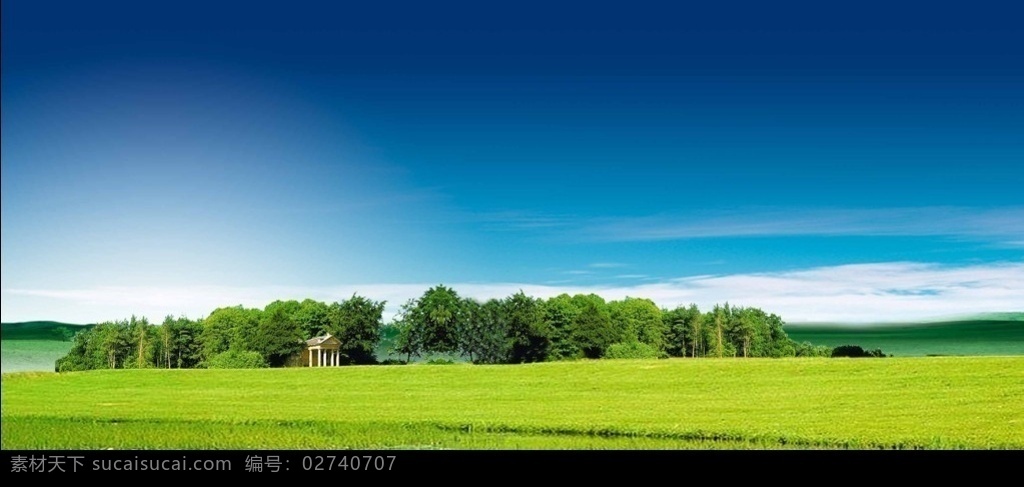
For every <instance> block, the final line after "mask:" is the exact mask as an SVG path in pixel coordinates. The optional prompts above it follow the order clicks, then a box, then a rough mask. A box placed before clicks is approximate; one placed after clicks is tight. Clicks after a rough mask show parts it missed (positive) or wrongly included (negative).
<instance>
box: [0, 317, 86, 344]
mask: <svg viewBox="0 0 1024 487" xmlns="http://www.w3.org/2000/svg"><path fill="white" fill-rule="evenodd" d="M92 326H93V325H74V324H71V323H59V322H56V321H26V322H23V323H2V324H0V340H61V341H70V339H71V337H74V336H75V333H78V332H79V331H81V330H84V329H86V328H91V327H92Z"/></svg>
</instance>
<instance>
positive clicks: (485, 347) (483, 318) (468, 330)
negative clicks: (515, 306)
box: [459, 299, 512, 364]
mask: <svg viewBox="0 0 1024 487" xmlns="http://www.w3.org/2000/svg"><path fill="white" fill-rule="evenodd" d="M505 311H506V310H505V308H504V306H503V305H502V303H501V301H498V300H496V299H491V300H488V301H487V302H485V303H483V304H480V303H478V302H477V301H475V300H473V299H464V300H463V318H462V320H461V321H460V322H461V325H462V328H461V329H460V331H459V338H460V343H461V348H460V352H461V353H462V354H463V355H465V356H466V357H468V358H469V360H470V361H471V362H473V363H477V364H498V363H505V362H508V361H509V357H510V354H511V349H512V343H511V340H510V339H509V337H508V334H509V333H508V323H507V321H508V320H507V319H506V318H505Z"/></svg>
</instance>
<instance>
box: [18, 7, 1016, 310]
mask: <svg viewBox="0 0 1024 487" xmlns="http://www.w3.org/2000/svg"><path fill="white" fill-rule="evenodd" d="M210 3H214V4H213V5H210ZM346 3H347V2H294V3H290V4H284V3H281V2H245V3H244V4H242V3H240V4H238V5H233V4H229V3H217V2H183V1H174V2H104V1H97V2H50V1H8V2H4V3H3V12H2V13H3V18H2V36H3V38H2V56H3V57H2V63H3V65H2V104H3V106H2V108H3V109H2V130H3V133H2V136H3V145H2V160H3V161H2V185H3V188H2V189H3V191H2V197H3V206H2V213H3V214H2V225H3V231H2V239H3V283H2V288H3V293H4V307H3V310H4V316H3V318H4V320H5V321H8V320H15V319H32V318H51V317H53V315H54V314H56V315H59V316H61V317H63V318H64V319H67V320H72V321H85V320H92V319H97V318H94V314H90V313H95V312H98V311H92V312H90V311H87V310H88V309H90V308H89V306H92V305H96V306H98V305H97V304H96V302H99V301H104V299H106V300H107V301H110V300H112V299H113V298H109V297H105V298H104V299H100V298H99V297H97V296H98V295H102V294H103V292H104V291H102V290H110V289H119V290H120V291H119V292H122V293H123V292H127V293H131V292H132V291H131V290H132V289H136V290H139V291H137V293H149V294H150V295H156V297H153V296H150V298H147V299H141V300H140V301H139V302H140V303H152V302H159V303H165V302H173V303H175V304H173V305H167V306H170V308H166V307H165V308H159V307H152V309H153V310H154V311H150V312H157V311H163V310H165V309H171V311H172V312H179V311H180V312H186V311H187V312H191V313H192V314H195V313H197V312H202V310H199V311H196V309H195V308H194V305H188V304H178V303H179V301H188V299H186V298H180V300H179V301H174V300H173V299H170V298H167V296H169V295H178V294H175V293H179V294H180V293H182V292H183V291H181V290H182V289H190V288H193V289H194V288H195V287H197V286H209V287H210V289H221V290H223V289H235V290H236V291H237V289H240V288H246V289H263V290H264V291H261V292H266V291H265V290H266V289H267V288H270V287H278V289H279V290H282V289H283V290H290V291H289V292H291V293H298V292H300V291H298V290H297V289H299V288H302V289H306V290H312V291H310V292H311V293H313V294H316V293H327V294H329V292H328V291H326V290H327V289H333V288H331V287H332V286H355V289H356V290H361V289H363V288H361V287H359V286H364V287H365V288H367V289H374V288H373V287H371V286H369V285H371V284H372V285H384V284H419V283H426V284H432V283H437V282H446V283H475V284H489V283H515V284H521V285H538V286H540V285H548V286H555V287H566V288H573V289H575V288H577V287H592V288H594V289H610V288H614V289H616V290H618V291H617V292H619V291H621V292H625V293H632V294H643V292H642V290H643V289H646V288H644V287H643V286H659V285H665V286H676V285H678V284H670V283H678V282H680V281H673V279H679V278H691V279H692V278H693V276H717V277H727V276H750V275H758V276H761V275H770V276H784V277H785V276H789V277H791V273H794V272H796V273H799V272H803V271H806V270H809V269H823V270H825V271H823V272H827V270H828V269H842V268H843V267H841V266H849V265H861V264H871V265H887V266H893V267H892V268H899V269H904V270H905V268H904V267H899V266H906V265H908V263H912V264H913V265H923V266H928V268H929V269H932V271H933V272H937V273H945V274H943V276H946V278H944V279H947V280H946V281H942V282H941V283H930V284H929V283H925V284H920V285H922V286H925V287H926V289H924V290H923V291H922V290H920V289H918V290H915V291H914V292H911V293H910V294H911V295H928V296H939V297H940V298H942V296H941V295H942V293H946V292H949V293H952V292H953V291H948V290H947V291H942V289H946V288H945V287H943V286H949V287H951V288H956V289H961V290H962V289H967V288H971V289H974V288H976V287H977V283H976V282H975V281H979V282H980V281H984V278H985V276H988V274H985V275H980V274H979V276H978V277H977V279H974V278H971V277H970V275H971V273H982V274H984V273H985V272H988V271H989V270H991V269H993V268H995V269H1000V272H1003V271H1006V269H1010V270H1009V276H1010V278H1011V280H1012V279H1014V278H1018V277H1020V276H1021V275H1020V272H1021V268H1020V267H1019V265H1020V264H1021V262H1022V257H1024V196H1022V190H1021V188H1022V187H1024V184H1022V183H1024V169H1022V166H1024V23H1022V22H1021V21H1020V19H1021V18H1024V17H1022V12H1020V11H1015V10H1014V9H1012V8H1011V7H1010V5H1011V4H1010V3H1009V2H1007V3H988V4H986V3H971V4H970V5H969V6H968V5H966V4H962V3H961V4H960V5H954V4H952V3H944V2H929V3H927V4H926V5H912V4H904V6H898V5H896V6H894V5H892V4H891V2H887V3H879V4H871V3H865V2H852V3H850V4H849V5H846V6H836V5H834V4H833V2H806V3H795V2H790V3H783V4H779V3H774V2H705V3H714V6H707V5H704V6H697V7H685V8H679V7H678V6H677V7H673V8H669V7H666V6H665V5H658V4H644V3H633V2H631V3H628V4H621V5H611V4H607V5H606V4H601V3H593V2H588V3H586V4H583V5H572V6H568V5H567V6H561V7H559V6H551V5H544V4H536V5H529V4H527V3H522V2H510V3H508V4H505V5H496V4H492V3H489V2H473V3H466V4H457V3H444V4H438V3H433V2H400V3H396V2H359V3H358V4H355V3H354V2H353V5H348V4H346ZM364 4H365V5H364ZM369 4H372V5H369ZM1007 266H1009V267H1007ZM886 269H889V267H887V268H886ZM964 269H969V270H964ZM961 271H962V272H961ZM956 272H960V273H959V274H957V275H958V276H959V277H958V278H957V279H959V280H957V279H952V278H948V275H949V273H956ZM830 275H831V274H830ZM843 275H846V274H843ZM965 275H966V276H967V277H964V276H965ZM999 276H1000V277H999V279H997V280H995V281H992V282H1002V283H1003V284H1001V285H996V287H999V290H1000V292H1004V291H1007V290H1008V291H1009V295H1012V294H1013V292H1015V291H1022V292H1024V289H1018V288H1015V287H1013V286H1015V285H1016V284H1012V283H1011V284H1006V282H1007V279H1006V276H1005V275H1003V274H1000V275H999ZM918 277H919V278H920V279H925V280H927V279H929V278H927V277H921V276H918ZM837 279H838V278H833V277H830V278H828V279H826V280H828V281H829V282H833V281H836V280H837ZM851 279H852V280H853V281H856V280H857V279H859V278H858V277H856V276H855V277H854V278H851ZM893 279H894V280H898V279H897V278H896V277H893ZM949 279H952V280H951V281H950V280H949ZM853 281H851V282H853ZM947 281H949V282H947ZM683 282H687V281H683ZM858 282H859V281H858ZM972 282H975V283H974V284H972ZM986 282H988V281H986ZM1013 282H1018V281H1013ZM903 285H904V286H913V285H915V284H913V283H904V284H903ZM638 286H639V287H638ZM851 286H853V288H854V289H855V290H857V289H859V290H860V291H857V292H860V293H861V295H876V294H878V293H882V294H885V293H887V292H890V291H892V292H893V293H894V295H898V296H906V295H907V292H906V289H903V288H899V289H897V288H896V287H898V286H896V287H894V288H893V290H889V289H881V290H879V289H875V288H873V287H870V286H868V288H870V289H868V288H864V289H862V288H861V285H860V284H851ZM894 286H895V285H894ZM927 286H932V287H927ZM972 286H974V287H972ZM1000 286H1001V287H1000ZM1007 286H1009V288H1008V289H1007ZM883 287H884V286H883ZM940 288H941V289H940ZM143 289H145V290H146V291H142V290H143ZM346 289H349V288H346ZM715 289H718V288H715ZM729 289H731V288H728V287H726V288H722V289H719V290H717V291H714V292H711V291H708V292H707V293H706V294H686V293H685V292H684V293H683V294H681V295H679V296H676V295H673V297H665V298H663V300H662V304H665V305H671V304H674V301H673V300H685V299H687V297H690V296H692V297H693V299H709V300H725V299H737V298H739V297H749V296H755V297H756V296H759V294H758V292H757V289H756V288H755V289H750V290H745V291H743V292H736V293H731V292H730V291H729ZM744 289H746V288H744ZM936 289H939V291H936ZM648 291H650V292H654V291H651V290H650V289H648ZM690 291H692V289H690ZM918 291H920V293H918ZM933 291H934V293H933ZM237 292H238V293H241V294H231V293H227V292H225V294H224V296H223V297H222V298H221V299H222V300H227V301H230V302H224V303H221V304H232V303H233V302H234V301H231V300H232V299H236V298H237V299H239V300H246V299H249V298H248V297H247V295H246V294H245V292H244V291H237ZM282 292H283V291H282ZM552 292H554V291H552ZM253 293H255V294H254V296H255V295H257V294H258V295H259V296H263V294H260V293H258V292H255V291H253ZM915 293H918V294H915ZM186 294H187V293H186ZM214 294H216V292H214ZM286 294H287V293H286ZM398 294H401V293H396V294H394V295H396V296H397V295H398ZM612 294H614V293H612ZM855 294H856V293H855ZM1004 294H1005V293H1004ZM83 296H87V297H83ZM239 296H240V297H239ZM843 296H846V294H843ZM957 296H959V295H957ZM970 296H973V297H970ZM970 296H968V297H964V296H960V297H959V299H963V300H964V303H965V306H964V307H963V308H962V310H963V311H964V312H968V311H974V310H975V308H974V307H972V306H967V302H968V301H973V302H974V303H975V306H977V303H980V302H984V303H985V304H986V305H991V306H997V307H1000V308H1006V307H1010V308H1012V307H1013V301H1012V300H1010V301H1009V304H1007V301H1005V300H1004V301H999V300H996V301H992V302H989V301H983V300H982V301H979V299H978V297H977V296H974V295H970ZM1000 296H1002V294H1000ZM214 297H215V298H216V296H214ZM281 297H291V296H281ZM299 297H301V296H299ZM341 297H344V296H339V298H341ZM389 297H390V295H389ZM816 298H821V299H825V298H824V297H822V296H817V297H816ZM251 299H253V300H256V299H257V298H255V297H253V298H251ZM390 299H392V300H393V299H394V298H393V297H391V298H390ZM951 299H953V294H950V295H949V296H946V297H945V298H944V300H946V301H949V300H951ZM90 300H92V301H90ZM168 300H169V301H168ZM754 300H755V301H758V300H757V299H754ZM1022 301H1024V300H1022ZM104 302H106V301H104ZM247 302H248V301H247ZM762 302H766V304H765V305H766V306H769V307H770V306H771V299H769V298H767V297H766V298H764V299H763V300H760V301H758V304H760V303H762ZM90 303H91V304H90ZM904 305H905V303H902V302H901V304H894V305H893V306H894V307H897V308H898V307H899V306H904ZM104 306H106V307H104V308H102V312H104V313H120V314H128V313H131V312H134V311H136V310H135V309H129V308H130V305H128V304H125V305H122V306H120V307H118V306H115V305H109V306H107V305H104ZM146 306H149V304H146ZM174 306H177V307H178V308H174ZM780 306H781V305H780ZM794 306H795V305H794ZM834 306H836V307H844V306H846V307H851V308H852V307H856V306H863V302H860V301H856V302H847V301H844V300H842V299H837V300H835V302H834ZM921 306H922V307H923V308H927V306H925V303H922V304H921ZM141 307H143V308H145V309H143V310H140V311H148V310H149V309H150V308H146V307H145V306H141ZM1017 307H1018V308H1020V307H1022V306H1019V305H1018V306H1017ZM97 309H100V308H97ZM8 310H10V311H8ZM175 310H178V311H175ZM960 310H961V308H957V307H955V306H954V307H953V308H950V309H948V310H944V311H948V312H956V311H960ZM1003 310H1005V309H998V310H994V311H1003ZM207 311H208V310H207ZM919 314H922V313H919ZM924 314H926V313H924ZM840 315H841V313H840ZM815 316H817V315H815ZM842 316H846V315H842ZM114 317H117V316H111V318H114ZM879 318H881V317H879Z"/></svg>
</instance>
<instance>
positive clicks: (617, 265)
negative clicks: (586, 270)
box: [589, 262, 627, 269]
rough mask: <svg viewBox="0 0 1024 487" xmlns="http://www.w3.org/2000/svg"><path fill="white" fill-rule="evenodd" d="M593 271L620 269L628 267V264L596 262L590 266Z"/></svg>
mask: <svg viewBox="0 0 1024 487" xmlns="http://www.w3.org/2000/svg"><path fill="white" fill-rule="evenodd" d="M589 267H591V268H593V269H618V268H620V267H627V266H626V264H623V263H621V262H594V263H593V264H590V266H589Z"/></svg>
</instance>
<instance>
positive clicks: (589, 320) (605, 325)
mask: <svg viewBox="0 0 1024 487" xmlns="http://www.w3.org/2000/svg"><path fill="white" fill-rule="evenodd" d="M577 297H578V296H577ZM577 297H574V298H573V301H575V302H577V303H579V304H578V305H579V306H580V308H579V310H580V311H579V314H577V315H576V319H575V320H573V327H572V338H573V342H574V343H575V345H576V346H577V347H579V349H580V351H581V352H582V353H583V356H584V357H587V358H600V357H601V356H603V355H604V352H605V350H606V349H607V348H608V346H609V345H611V344H613V343H616V342H618V341H619V338H620V335H619V334H618V333H617V331H616V330H615V328H614V327H613V326H612V318H611V315H610V314H609V313H608V309H607V308H606V307H605V306H604V300H602V299H592V298H585V299H576V298H577Z"/></svg>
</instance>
